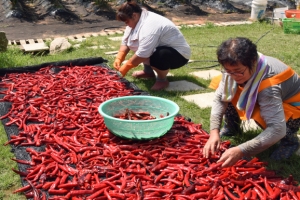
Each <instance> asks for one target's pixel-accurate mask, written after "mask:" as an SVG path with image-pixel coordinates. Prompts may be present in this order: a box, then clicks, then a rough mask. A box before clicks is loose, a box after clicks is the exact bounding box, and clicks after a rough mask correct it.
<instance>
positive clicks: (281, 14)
mask: <svg viewBox="0 0 300 200" xmlns="http://www.w3.org/2000/svg"><path fill="white" fill-rule="evenodd" d="M288 9H289V7H283V8H275V9H274V10H273V19H284V18H286V16H285V11H286V10H288Z"/></svg>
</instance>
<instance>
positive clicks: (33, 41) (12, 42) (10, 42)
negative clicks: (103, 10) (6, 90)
mask: <svg viewBox="0 0 300 200" xmlns="http://www.w3.org/2000/svg"><path fill="white" fill-rule="evenodd" d="M252 23H253V22H252V21H235V22H234V21H233V22H220V23H214V25H215V26H233V25H243V24H252ZM203 26H205V24H187V25H181V26H177V27H178V28H179V29H180V28H182V27H188V28H194V27H203ZM122 33H124V30H123V29H118V30H106V31H101V32H96V33H83V34H76V35H70V36H65V37H66V38H68V39H70V40H78V39H83V38H88V37H97V36H108V35H114V34H122ZM53 39H54V38H44V39H24V40H8V45H9V46H10V45H16V46H21V45H24V44H36V43H44V42H47V41H52V40H53Z"/></svg>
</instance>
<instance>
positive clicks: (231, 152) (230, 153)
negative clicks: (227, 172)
mask: <svg viewBox="0 0 300 200" xmlns="http://www.w3.org/2000/svg"><path fill="white" fill-rule="evenodd" d="M243 156H244V154H243V152H242V151H241V149H240V148H239V147H232V148H229V149H227V150H226V151H225V152H224V153H223V154H222V156H221V158H220V159H219V160H218V162H224V163H223V164H222V167H230V166H232V165H234V164H235V163H236V162H237V161H238V160H240V159H241V158H242V157H243Z"/></svg>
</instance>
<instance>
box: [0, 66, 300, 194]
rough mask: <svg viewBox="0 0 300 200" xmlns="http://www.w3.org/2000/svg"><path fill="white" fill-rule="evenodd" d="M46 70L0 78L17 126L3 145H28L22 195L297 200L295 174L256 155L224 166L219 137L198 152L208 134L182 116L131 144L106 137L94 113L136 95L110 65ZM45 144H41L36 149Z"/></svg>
mask: <svg viewBox="0 0 300 200" xmlns="http://www.w3.org/2000/svg"><path fill="white" fill-rule="evenodd" d="M60 69H61V70H59V72H57V73H55V72H54V71H53V68H52V67H50V66H49V67H46V68H43V69H41V70H39V71H36V72H35V73H19V74H18V73H11V74H6V75H5V76H4V77H2V78H1V80H2V81H1V83H0V85H1V88H4V90H2V91H0V92H1V94H2V95H3V98H2V99H1V102H10V103H11V107H10V109H9V111H8V112H7V114H5V115H3V116H1V119H2V120H4V119H5V120H7V121H6V123H5V126H11V125H15V126H17V127H18V133H17V134H11V135H9V140H8V142H7V143H5V145H8V144H10V145H12V146H22V147H25V150H26V153H27V154H29V155H30V159H28V160H26V159H22V158H18V159H17V158H13V160H15V161H16V162H18V163H19V164H20V165H25V166H26V170H23V171H21V170H19V169H13V170H14V171H15V172H16V173H18V174H19V175H20V176H21V178H22V180H23V181H24V183H25V184H24V186H23V187H21V188H19V189H17V190H16V191H14V192H15V193H23V194H24V195H25V196H26V197H27V198H33V199H34V200H35V199H42V200H43V199H49V200H54V199H60V200H67V199H70V200H79V199H85V200H101V199H116V200H117V199H126V200H127V199H128V200H139V199H141V200H142V199H143V200H156V199H157V200H159V199H170V200H173V199H174V200H194V199H215V200H217V199H224V200H227V199H232V200H236V199H298V200H299V199H300V187H298V186H297V185H298V183H297V182H296V181H295V180H294V179H293V177H292V176H290V177H288V178H282V177H280V176H278V175H276V174H275V172H274V171H270V170H268V169H267V168H266V167H267V163H264V162H261V161H259V160H258V159H257V158H253V159H252V160H251V161H246V160H240V161H238V162H237V163H236V164H235V165H234V166H232V167H228V168H221V164H222V163H217V162H216V161H217V160H218V159H219V157H220V155H221V154H222V152H224V151H225V150H226V149H227V148H229V145H230V142H229V141H224V142H222V144H221V149H220V151H219V152H217V153H216V154H215V155H213V156H212V157H211V158H209V159H207V158H204V157H203V154H202V148H203V146H204V144H205V143H206V141H207V140H208V137H209V136H208V134H207V133H206V132H205V131H204V130H203V129H202V127H201V124H195V123H193V122H190V121H189V120H186V119H185V118H184V117H182V116H177V117H175V121H174V124H173V126H172V128H171V129H170V130H169V131H168V133H167V134H166V135H164V136H163V137H161V138H158V139H154V140H150V141H131V140H123V139H120V138H118V137H116V136H114V135H113V134H111V133H110V132H109V131H108V130H107V128H106V126H105V124H104V121H103V118H102V117H101V115H100V114H99V113H98V107H99V105H100V104H101V103H102V102H104V101H106V100H108V99H111V98H115V97H120V96H128V95H133V94H135V90H134V89H132V88H129V87H128V86H127V85H126V83H124V81H122V79H121V78H120V77H119V76H118V75H117V74H115V73H114V72H113V71H112V70H109V69H107V68H104V67H99V66H84V67H76V66H74V67H63V66H62V67H60ZM39 147H42V148H39Z"/></svg>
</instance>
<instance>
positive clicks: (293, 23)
mask: <svg viewBox="0 0 300 200" xmlns="http://www.w3.org/2000/svg"><path fill="white" fill-rule="evenodd" d="M282 22H283V32H284V33H291V34H300V19H297V18H284V19H282Z"/></svg>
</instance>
